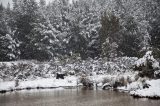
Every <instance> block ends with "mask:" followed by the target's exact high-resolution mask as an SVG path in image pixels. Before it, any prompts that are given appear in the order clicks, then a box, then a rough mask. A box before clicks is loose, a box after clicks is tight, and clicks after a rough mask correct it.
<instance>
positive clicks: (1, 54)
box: [0, 0, 160, 61]
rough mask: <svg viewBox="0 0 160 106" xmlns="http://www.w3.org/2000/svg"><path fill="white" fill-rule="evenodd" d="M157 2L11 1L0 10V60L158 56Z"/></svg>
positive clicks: (159, 5) (159, 17)
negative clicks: (143, 54)
mask: <svg viewBox="0 0 160 106" xmlns="http://www.w3.org/2000/svg"><path fill="white" fill-rule="evenodd" d="M159 41H160V2H159V0H79V1H77V0H76V1H74V0H73V2H72V3H70V2H69V0H54V1H53V2H50V3H49V4H46V2H45V0H40V2H39V3H37V2H36V1H35V0H13V8H12V9H11V8H10V4H8V6H7V7H6V8H5V7H3V5H2V4H1V5H0V61H10V60H19V59H35V60H40V61H44V60H50V59H53V58H54V57H58V58H69V57H70V56H72V55H76V56H80V57H81V58H82V59H86V58H88V57H91V58H99V57H108V58H114V57H120V56H129V57H136V56H139V55H140V54H141V53H142V52H144V51H146V50H148V49H152V50H153V51H155V52H154V53H155V55H156V56H157V57H160V55H159V54H160V50H159V49H160V42H159Z"/></svg>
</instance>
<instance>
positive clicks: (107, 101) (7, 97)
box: [0, 89, 160, 106]
mask: <svg viewBox="0 0 160 106" xmlns="http://www.w3.org/2000/svg"><path fill="white" fill-rule="evenodd" d="M0 106H160V100H151V99H135V98H133V97H131V96H130V95H128V94H127V93H122V92H116V91H107V90H81V89H78V90H75V89H67V90H64V89H56V90H30V91H16V92H12V93H6V94H0Z"/></svg>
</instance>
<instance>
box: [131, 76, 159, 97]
mask: <svg viewBox="0 0 160 106" xmlns="http://www.w3.org/2000/svg"><path fill="white" fill-rule="evenodd" d="M146 83H147V84H149V85H150V87H149V88H145V89H138V90H134V91H131V92H130V94H131V95H133V96H138V97H149V98H157V97H158V98H160V79H158V80H151V81H147V82H146Z"/></svg>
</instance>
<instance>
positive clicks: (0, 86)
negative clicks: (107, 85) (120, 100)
mask: <svg viewBox="0 0 160 106" xmlns="http://www.w3.org/2000/svg"><path fill="white" fill-rule="evenodd" d="M117 76H118V75H95V76H91V77H90V79H91V80H92V81H94V82H95V83H97V84H98V86H99V87H102V86H103V84H102V82H103V81H104V79H106V78H108V79H111V78H117ZM125 76H128V74H126V75H124V77H125ZM141 80H142V79H139V80H138V81H136V82H132V83H130V84H128V85H127V86H125V87H118V89H119V90H123V91H127V92H129V93H130V94H131V95H132V96H136V97H145V98H146V97H147V98H160V79H158V80H150V81H149V80H147V81H146V83H147V84H149V85H150V86H149V88H145V89H144V88H143V83H142V82H141ZM78 84H79V82H78V77H76V76H67V77H65V79H56V78H39V79H36V80H28V81H20V82H19V85H18V86H17V87H15V85H16V83H15V81H7V82H0V92H3V91H12V90H23V89H37V88H61V87H62V88H65V87H68V88H72V87H73V88H75V87H77V86H78Z"/></svg>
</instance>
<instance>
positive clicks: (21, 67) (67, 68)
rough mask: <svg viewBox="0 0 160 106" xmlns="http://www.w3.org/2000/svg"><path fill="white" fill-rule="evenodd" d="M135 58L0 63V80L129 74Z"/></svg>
mask: <svg viewBox="0 0 160 106" xmlns="http://www.w3.org/2000/svg"><path fill="white" fill-rule="evenodd" d="M135 60H136V58H128V57H123V58H116V59H114V60H112V61H107V60H105V59H98V60H93V59H88V60H83V61H82V60H76V61H75V60H74V61H73V60H68V59H66V60H63V61H61V60H53V61H50V62H36V61H17V62H1V63H0V78H1V79H3V80H16V79H20V80H27V79H36V78H38V77H43V78H48V77H55V75H56V73H57V72H58V73H65V74H68V75H70V74H71V73H72V74H73V73H75V75H77V76H81V74H82V73H84V74H86V75H87V76H93V73H94V74H97V75H106V74H112V75H117V74H118V73H124V72H130V71H131V70H130V67H131V66H132V64H133V63H134V62H135Z"/></svg>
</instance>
